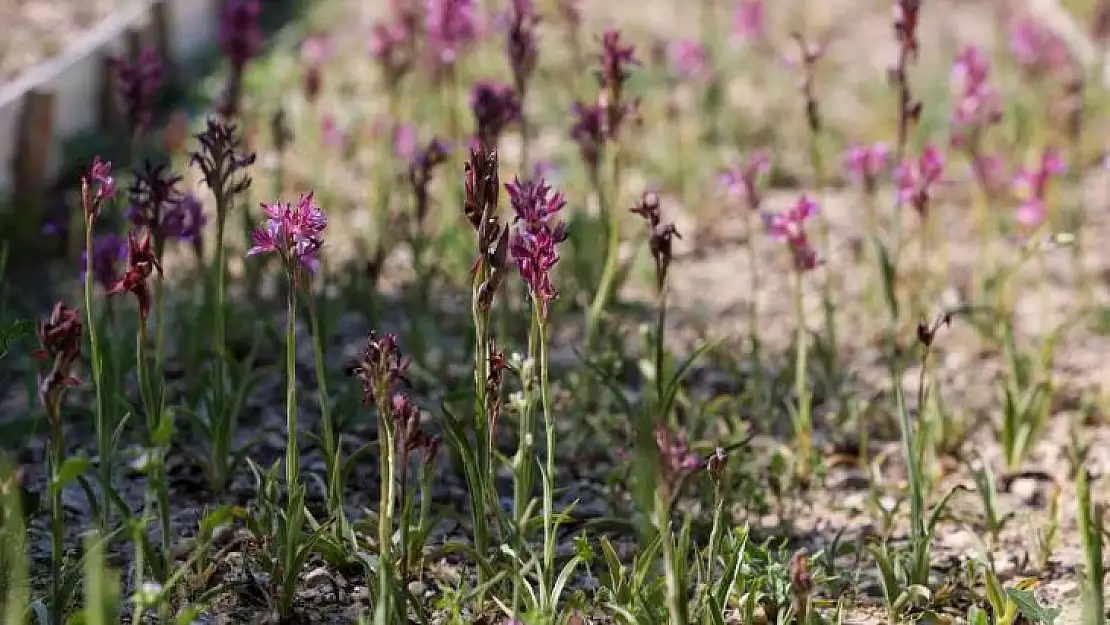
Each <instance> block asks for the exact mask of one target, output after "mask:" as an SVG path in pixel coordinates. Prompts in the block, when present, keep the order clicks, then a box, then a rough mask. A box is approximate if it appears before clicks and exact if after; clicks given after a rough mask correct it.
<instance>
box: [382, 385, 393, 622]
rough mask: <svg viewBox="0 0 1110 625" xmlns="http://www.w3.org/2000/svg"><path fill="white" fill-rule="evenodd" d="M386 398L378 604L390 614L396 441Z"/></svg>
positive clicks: (383, 432)
mask: <svg viewBox="0 0 1110 625" xmlns="http://www.w3.org/2000/svg"><path fill="white" fill-rule="evenodd" d="M389 401H390V400H389V398H388V397H385V398H380V399H379V400H378V440H379V441H380V442H379V453H380V454H381V462H382V470H381V483H380V486H379V489H380V495H379V502H378V510H379V512H378V514H379V517H378V602H379V603H381V604H382V605H384V606H386V609H385V610H384V612H385V614H386V615H387V617H386V618H387V622H388V618H389V615H392V610H391V609H390V607H391V606H392V604H393V499H394V491H393V489H394V483H395V480H394V473H395V471H396V463H395V459H396V449H395V448H396V441H395V440H394V435H395V432H394V429H393V418H392V415H391V414H390V412H389V410H388V405H389Z"/></svg>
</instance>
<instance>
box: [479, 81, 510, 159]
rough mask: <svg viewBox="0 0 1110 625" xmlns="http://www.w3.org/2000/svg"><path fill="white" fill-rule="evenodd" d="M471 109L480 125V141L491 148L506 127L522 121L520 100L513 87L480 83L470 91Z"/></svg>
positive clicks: (494, 145)
mask: <svg viewBox="0 0 1110 625" xmlns="http://www.w3.org/2000/svg"><path fill="white" fill-rule="evenodd" d="M470 108H471V110H472V111H474V119H475V121H476V122H477V125H478V139H479V140H481V141H483V142H485V144H486V145H488V146H489V147H491V148H495V147H497V140H498V138H500V136H501V133H502V132H504V130H505V127H506V126H508V125H509V124H511V123H513V122H516V121H518V120H519V119H520V116H521V110H520V99H519V98H518V97H517V93H516V92H515V91H514V90H513V88H512V87H510V86H508V85H503V84H500V83H494V82H480V83H477V84H476V85H474V88H473V89H471V90H470Z"/></svg>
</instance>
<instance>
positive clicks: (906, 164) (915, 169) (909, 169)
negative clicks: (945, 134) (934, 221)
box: [893, 144, 945, 217]
mask: <svg viewBox="0 0 1110 625" xmlns="http://www.w3.org/2000/svg"><path fill="white" fill-rule="evenodd" d="M944 167H945V160H944V154H943V153H942V152H941V151H940V150H939V149H938V148H937V147H936V146H934V145H931V144H930V145H926V146H925V148H924V149H923V150H922V151H921V155H920V156H919V157H918V158H917V160H916V161H914V160H912V159H907V160H905V161H903V162H902V163H900V164H899V165H898V166H897V167H895V168H894V175H893V178H894V182H895V184H897V185H898V193H899V197H900V198H901V200H902V201H903V202H906V203H908V204H909V205H910V206H912V207H913V209H914V210H916V211H917V213H918V214H919V215H921V216H923V217H924V216H925V215H926V214H927V213H928V210H929V203H930V201H931V200H932V195H933V188H934V187H935V186H936V185H937V184H939V183H940V182H941V178H942V177H943V176H944Z"/></svg>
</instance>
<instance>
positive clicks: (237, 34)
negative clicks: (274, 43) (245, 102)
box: [219, 0, 262, 71]
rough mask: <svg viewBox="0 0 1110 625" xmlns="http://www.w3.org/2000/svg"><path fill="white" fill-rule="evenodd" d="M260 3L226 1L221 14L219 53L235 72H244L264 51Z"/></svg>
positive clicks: (256, 0)
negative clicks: (248, 63) (262, 50)
mask: <svg viewBox="0 0 1110 625" xmlns="http://www.w3.org/2000/svg"><path fill="white" fill-rule="evenodd" d="M261 14H262V4H261V3H260V2H259V0H226V1H225V2H224V4H223V10H222V11H221V12H220V24H219V40H220V50H221V51H222V52H223V53H224V56H225V57H226V58H227V60H228V62H229V63H231V66H232V68H234V69H237V70H238V71H242V69H243V68H244V67H246V65H247V62H248V61H250V60H251V59H253V58H254V57H256V56H258V53H259V51H260V50H261V48H262V27H261V26H260V25H259V23H258V18H259V16H260V15H261Z"/></svg>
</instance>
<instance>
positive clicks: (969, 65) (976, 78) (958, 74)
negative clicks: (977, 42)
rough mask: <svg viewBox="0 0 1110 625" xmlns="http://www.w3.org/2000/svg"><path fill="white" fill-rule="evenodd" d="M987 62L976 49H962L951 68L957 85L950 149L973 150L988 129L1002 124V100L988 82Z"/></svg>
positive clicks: (979, 49) (981, 52)
mask: <svg viewBox="0 0 1110 625" xmlns="http://www.w3.org/2000/svg"><path fill="white" fill-rule="evenodd" d="M990 72H991V70H990V61H989V60H988V59H987V55H986V53H984V52H983V49H982V48H980V47H979V46H973V45H969V46H964V48H963V49H961V50H960V53H959V54H958V55H957V56H956V61H955V63H954V64H953V66H952V80H953V83H955V85H956V89H957V92H956V99H955V107H954V108H953V111H952V121H951V124H952V139H951V142H952V146H953V147H966V148H972V149H974V148H975V147H976V145H975V144H976V143H977V142H978V138H979V134H980V133H981V132H982V131H983V129H984V128H986V127H987V126H990V125H993V124H997V123H998V122H1000V121H1002V97H1001V95H1000V94H999V92H998V90H997V89H996V88H995V87H994V85H993V84H991V81H990Z"/></svg>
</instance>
